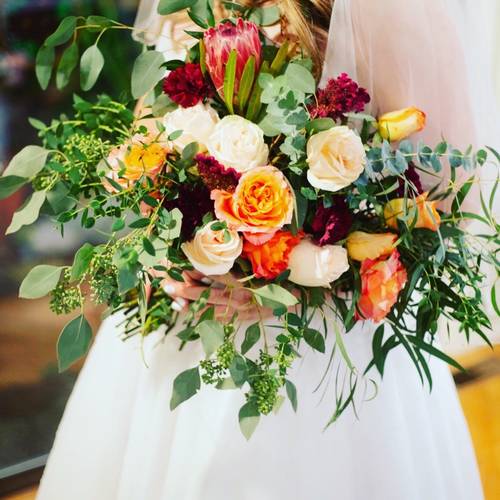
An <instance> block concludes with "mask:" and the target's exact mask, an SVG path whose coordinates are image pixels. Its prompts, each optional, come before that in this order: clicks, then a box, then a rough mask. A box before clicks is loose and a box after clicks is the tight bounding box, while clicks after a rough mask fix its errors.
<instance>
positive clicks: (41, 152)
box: [2, 146, 49, 179]
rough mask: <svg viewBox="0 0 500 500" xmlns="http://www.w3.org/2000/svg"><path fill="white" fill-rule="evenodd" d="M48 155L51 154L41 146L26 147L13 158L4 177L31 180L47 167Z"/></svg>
mask: <svg viewBox="0 0 500 500" xmlns="http://www.w3.org/2000/svg"><path fill="white" fill-rule="evenodd" d="M48 154H49V152H48V151H47V150H46V149H45V148H42V147H40V146H26V147H24V148H23V149H21V151H19V153H17V154H16V155H15V156H14V158H12V160H11V161H10V163H9V165H8V166H7V168H6V169H5V171H4V172H3V174H2V175H3V176H7V175H15V176H17V177H24V178H26V179H30V178H31V177H34V176H35V175H36V174H38V172H40V170H42V168H43V167H44V166H45V162H46V161H47V156H48Z"/></svg>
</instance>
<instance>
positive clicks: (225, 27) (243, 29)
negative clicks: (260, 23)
mask: <svg viewBox="0 0 500 500" xmlns="http://www.w3.org/2000/svg"><path fill="white" fill-rule="evenodd" d="M203 42H204V44H205V50H206V59H205V60H206V64H207V70H208V72H209V74H210V76H211V78H212V81H213V82H214V85H215V88H216V89H217V92H219V94H221V95H222V87H223V85H224V73H225V72H226V64H227V60H228V58H229V54H230V53H231V51H232V50H236V81H235V92H237V91H238V87H239V82H240V79H241V75H242V73H243V68H244V67H245V64H246V63H247V61H248V60H249V59H250V57H252V56H253V57H254V58H255V74H258V72H259V68H260V63H261V60H262V44H261V42H260V38H259V28H258V27H257V25H256V24H254V23H252V22H250V21H244V20H243V19H241V17H240V18H239V19H238V21H237V22H236V24H233V23H231V22H229V21H227V22H225V23H221V24H219V25H218V26H217V27H216V28H210V29H208V30H207V31H205V34H204V35H203Z"/></svg>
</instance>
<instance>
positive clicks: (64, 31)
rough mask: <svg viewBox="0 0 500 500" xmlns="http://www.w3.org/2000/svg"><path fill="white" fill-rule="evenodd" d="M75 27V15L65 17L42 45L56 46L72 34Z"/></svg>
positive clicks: (64, 41)
mask: <svg viewBox="0 0 500 500" xmlns="http://www.w3.org/2000/svg"><path fill="white" fill-rule="evenodd" d="M75 27H76V17H75V16H68V17H65V18H64V19H63V20H62V21H61V22H60V24H59V26H58V27H57V29H56V30H55V31H54V33H52V35H50V36H49V37H48V38H47V39H46V40H45V43H44V45H46V46H47V47H56V46H58V45H62V44H63V43H66V42H67V41H68V40H69V39H70V38H71V36H72V35H73V32H74V31H75Z"/></svg>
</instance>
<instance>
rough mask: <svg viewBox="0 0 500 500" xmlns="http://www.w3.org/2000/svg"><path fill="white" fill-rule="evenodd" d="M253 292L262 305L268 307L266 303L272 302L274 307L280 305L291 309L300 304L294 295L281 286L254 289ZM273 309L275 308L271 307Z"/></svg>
mask: <svg viewBox="0 0 500 500" xmlns="http://www.w3.org/2000/svg"><path fill="white" fill-rule="evenodd" d="M251 291H252V292H253V294H254V295H255V297H256V299H257V302H259V304H260V305H266V302H267V303H269V302H270V303H271V304H274V305H275V304H279V305H282V306H285V307H290V306H294V305H295V304H297V303H298V300H297V298H296V297H295V296H294V295H292V294H291V293H290V292H289V291H288V290H285V289H284V288H283V287H281V286H279V285H275V284H270V285H266V286H263V287H261V288H257V289H252V290H251ZM271 307H273V306H272V305H271Z"/></svg>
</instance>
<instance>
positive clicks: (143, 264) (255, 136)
mask: <svg viewBox="0 0 500 500" xmlns="http://www.w3.org/2000/svg"><path fill="white" fill-rule="evenodd" d="M191 3H192V2H191ZM184 4H186V5H184ZM233 5H234V7H233V9H234V10H233V14H234V17H232V18H230V19H226V20H224V21H223V22H221V23H219V24H216V23H215V22H214V18H213V14H212V12H211V10H210V8H207V9H206V12H205V17H203V16H202V14H201V13H200V12H198V11H195V10H194V8H191V9H190V10H189V14H190V16H191V19H192V20H193V21H194V22H195V23H196V24H197V25H198V26H199V28H200V29H199V30H198V31H191V32H189V35H191V36H192V37H193V43H192V44H191V46H190V48H189V50H188V51H187V57H186V59H185V60H169V61H165V60H164V57H163V55H162V54H161V53H159V52H157V51H155V50H151V49H147V48H145V50H144V51H143V52H142V54H141V55H140V56H139V57H138V58H137V60H136V61H135V64H134V67H133V72H132V77H131V94H132V96H133V97H134V99H139V98H140V99H141V102H142V111H141V112H140V113H136V114H135V115H134V113H133V112H132V111H131V110H130V109H129V108H128V107H127V105H126V104H124V103H121V102H116V101H113V100H112V99H111V98H109V97H107V96H103V95H101V96H99V97H97V100H96V101H95V102H90V101H88V100H85V99H83V98H81V97H79V96H77V95H75V96H74V115H73V116H71V117H68V116H61V117H60V118H59V119H54V120H53V121H52V122H51V123H50V124H49V125H46V124H44V123H41V122H39V121H38V120H32V124H33V126H35V127H36V128H37V129H38V130H39V136H40V139H41V142H42V146H27V147H26V148H24V149H23V150H22V151H21V152H20V153H18V154H17V155H16V156H15V157H14V158H13V160H12V161H11V163H10V165H9V166H8V167H7V168H6V170H5V171H4V173H3V176H2V177H1V178H0V194H1V196H2V197H6V196H8V195H10V194H11V193H12V192H14V191H15V190H17V189H19V188H20V187H22V186H24V185H25V184H30V185H31V188H32V194H31V196H30V197H29V198H28V200H27V201H26V203H25V204H24V205H23V206H22V207H21V208H20V209H19V210H18V211H17V212H16V213H15V214H14V217H13V220H12V223H11V225H10V226H9V228H8V230H7V233H8V234H11V233H14V232H16V231H17V230H18V229H20V228H21V227H22V226H26V225H28V224H31V223H33V222H34V221H35V220H36V219H37V218H38V217H39V214H44V216H49V217H52V218H53V220H54V222H55V224H56V225H57V227H58V228H60V230H61V232H63V230H64V227H65V225H66V224H68V223H70V222H73V223H74V221H78V222H79V223H80V224H81V226H82V227H83V228H85V229H87V230H88V231H89V235H92V239H91V241H92V244H91V243H85V244H84V245H83V246H82V247H81V248H80V249H79V250H78V251H77V252H76V254H75V256H74V261H73V264H72V265H71V266H54V265H40V266H37V267H35V268H34V269H33V270H32V271H31V272H30V273H29V274H28V275H27V277H26V278H25V280H24V281H23V283H22V285H21V289H20V296H21V297H24V298H30V299H34V298H38V297H42V296H44V295H46V294H49V295H50V297H51V302H50V304H51V308H52V310H53V311H54V312H56V313H69V312H71V311H73V310H79V311H81V313H80V314H79V315H78V316H77V317H76V318H75V319H73V320H71V321H70V322H69V323H68V324H67V325H66V326H65V327H64V329H63V331H62V332H61V334H60V337H59V340H58V344H57V353H58V360H59V367H60V370H65V369H66V368H68V367H69V366H70V365H71V364H72V363H73V362H74V361H75V360H76V359H78V358H79V357H81V356H82V355H84V354H85V353H86V352H87V350H88V348H89V345H90V343H91V337H92V332H91V328H90V326H89V324H88V322H87V320H86V319H85V316H84V314H83V305H84V302H85V300H86V299H90V300H93V301H94V302H96V303H105V304H107V305H108V306H109V308H110V311H111V312H114V311H118V310H120V311H122V313H123V315H124V318H125V319H124V332H125V333H124V336H125V337H130V336H133V335H141V336H146V335H148V334H150V333H151V332H153V331H156V330H158V329H159V328H163V329H164V331H165V334H169V333H171V334H172V335H173V334H174V332H175V335H177V337H178V338H179V345H180V347H181V348H182V347H184V346H185V345H186V344H188V343H193V342H194V343H201V346H202V347H203V350H204V353H205V357H204V359H201V360H200V363H199V365H198V366H195V367H186V368H188V369H187V370H186V371H184V372H182V373H180V374H179V375H178V376H177V378H176V379H175V381H174V383H173V390H172V399H171V408H172V409H174V408H175V407H176V406H178V405H179V404H180V403H182V402H183V401H185V400H187V399H188V398H190V397H192V396H193V395H195V394H196V393H197V392H198V390H199V389H200V386H201V383H202V382H203V383H204V384H211V385H214V386H216V387H217V388H220V389H236V388H241V389H243V391H244V392H245V397H244V398H242V400H243V403H244V404H243V405H242V408H241V410H240V413H239V420H240V425H241V428H242V430H243V432H244V434H245V435H246V436H247V437H248V436H250V434H251V433H252V432H253V430H254V428H255V426H256V425H257V422H258V419H259V416H260V415H265V414H268V413H270V412H271V411H273V410H275V411H277V409H278V408H279V406H280V405H281V403H282V402H283V400H284V399H285V395H286V396H288V398H289V400H290V402H291V404H292V406H293V408H294V409H296V408H297V391H296V388H295V386H294V384H293V381H292V380H291V379H290V377H289V370H290V368H291V366H292V365H293V363H294V361H295V360H296V359H297V358H298V357H299V352H300V351H301V350H302V349H304V347H305V345H308V346H310V348H312V349H314V350H316V351H319V352H320V353H325V354H326V360H327V362H328V359H330V363H331V359H332V358H333V356H337V355H338V356H340V357H341V358H342V359H343V360H344V362H345V366H346V367H347V368H348V370H349V373H350V374H351V376H350V377H348V387H347V390H345V388H344V387H343V386H342V387H341V385H342V384H340V382H339V383H338V387H336V389H337V390H336V409H335V412H334V414H333V416H332V419H331V422H333V421H335V419H336V418H337V417H338V416H339V415H340V414H341V413H342V411H343V410H344V409H345V408H346V407H347V406H348V405H349V404H350V403H351V402H352V401H353V395H354V391H355V389H356V384H357V380H358V376H363V375H365V374H367V373H368V371H369V370H370V369H371V368H372V367H373V366H374V367H376V369H377V370H378V371H379V372H380V373H381V374H383V372H384V365H385V362H386V359H387V356H388V354H389V352H390V351H391V350H392V349H394V348H396V347H399V346H401V347H402V348H403V349H405V350H406V352H407V353H408V356H409V358H410V359H411V361H412V362H413V363H414V365H415V368H416V370H417V371H418V373H419V374H420V376H421V378H422V380H423V381H424V380H425V379H427V380H428V383H429V384H430V385H431V384H432V379H431V373H430V371H429V368H428V357H429V355H431V356H436V357H438V358H441V359H443V360H445V361H446V362H448V363H450V364H452V365H454V366H459V365H458V364H457V363H456V362H455V361H454V360H453V359H451V358H449V357H448V356H447V355H446V354H444V353H443V352H442V351H440V350H439V349H438V347H436V346H435V345H434V338H435V334H436V332H437V329H438V321H439V320H440V318H445V319H446V320H450V321H456V322H458V323H459V325H460V331H461V332H462V333H463V335H465V337H466V338H467V339H468V338H469V336H470V334H471V333H476V334H478V335H480V336H481V337H483V338H484V339H485V341H486V342H488V336H487V331H488V329H489V328H490V327H491V326H490V321H489V320H488V317H487V315H486V313H485V311H484V308H483V305H482V298H483V297H482V296H483V287H484V284H483V282H484V276H483V272H482V270H481V263H482V262H483V261H484V260H490V261H493V262H496V261H495V260H494V258H493V257H492V255H491V254H490V253H488V251H487V247H488V245H490V246H491V243H495V242H496V240H495V238H496V235H497V234H498V224H497V223H496V221H495V220H494V217H493V215H492V204H493V198H494V192H493V193H492V195H491V197H490V199H488V200H486V199H484V198H483V195H482V194H478V195H477V196H481V203H482V206H483V211H484V214H483V215H477V214H472V213H467V212H465V211H464V209H463V207H462V203H463V201H464V199H465V198H466V196H467V194H468V192H469V191H470V190H471V188H472V187H473V185H474V184H477V182H476V180H475V179H476V172H475V169H476V167H480V166H481V165H483V164H484V163H485V162H486V161H488V157H493V159H496V160H498V159H499V156H498V154H497V153H496V152H495V151H494V150H492V149H490V148H486V149H481V150H479V151H472V149H471V148H470V149H469V150H467V151H465V152H461V151H459V150H457V149H455V148H453V147H452V146H451V145H449V144H448V143H447V142H444V141H443V142H441V143H439V144H437V145H435V147H432V148H431V147H429V146H427V145H425V144H423V143H419V144H418V145H414V144H413V143H412V142H410V141H409V140H408V137H409V136H410V135H411V134H413V133H416V132H418V131H420V130H422V129H423V128H424V127H425V120H426V116H425V114H424V112H423V111H420V110H418V109H416V108H413V107H409V108H407V109H403V110H399V111H394V112H392V113H388V114H386V115H383V116H378V117H374V116H371V115H369V114H366V113H364V110H365V106H366V105H367V104H368V103H369V102H370V96H369V95H368V93H367V92H366V91H365V90H364V89H363V88H361V87H360V86H358V84H357V83H356V82H355V81H353V80H352V79H351V78H350V77H349V76H348V75H346V74H341V75H339V76H338V77H337V78H334V79H331V80H329V81H328V82H327V83H326V84H325V86H324V87H322V88H317V85H316V80H315V77H314V74H315V72H314V68H313V65H312V62H311V60H310V59H308V58H307V57H306V56H305V55H304V54H302V53H301V50H300V47H299V46H298V45H297V44H296V43H294V41H293V40H292V39H290V40H286V41H284V42H283V43H281V44H279V45H277V44H276V43H274V42H273V41H271V40H269V39H267V38H266V36H265V35H264V32H263V31H261V29H260V27H259V24H266V23H268V24H269V23H270V18H272V17H273V12H274V11H273V10H272V9H252V10H248V9H244V8H242V7H239V6H237V4H233ZM186 6H189V2H181V1H177V2H166V3H165V2H161V3H160V9H162V12H161V13H165V14H168V13H171V12H172V11H173V10H179V9H181V8H183V7H186ZM124 28H126V27H125V26H124V25H122V24H120V23H117V22H115V21H112V20H109V19H106V18H101V17H96V16H91V17H89V18H86V19H80V18H78V19H76V18H67V19H65V20H64V21H63V22H62V23H61V25H60V26H59V28H58V29H57V31H56V32H55V33H54V34H52V35H51V36H50V37H49V38H48V39H47V40H46V42H45V44H44V45H43V46H42V48H41V49H40V52H39V54H38V58H37V75H38V78H39V81H40V83H41V85H42V86H43V87H46V86H47V85H48V83H49V80H50V78H51V74H52V68H53V66H54V59H55V49H56V47H59V46H61V45H64V44H66V43H68V42H69V45H68V47H67V48H66V49H65V50H64V52H63V53H62V56H61V57H60V59H59V62H58V65H57V73H56V82H57V85H58V87H62V86H64V85H65V84H66V83H67V82H68V80H69V76H70V74H71V72H72V71H73V70H74V68H75V67H76V65H77V62H78V57H79V34H80V33H81V32H82V31H84V30H87V31H91V32H95V33H96V41H95V43H94V44H93V45H91V46H90V47H88V48H87V49H86V50H85V51H84V52H83V54H82V56H81V59H80V78H81V87H82V89H83V90H89V89H90V88H91V87H92V86H93V85H94V83H95V82H96V80H97V78H98V75H99V72H100V70H101V69H102V66H103V64H104V57H103V55H102V53H101V52H100V50H99V48H98V42H99V40H100V38H101V37H102V36H103V34H104V33H105V32H106V31H107V30H112V29H124ZM165 73H167V76H165ZM411 104H412V103H408V105H411ZM444 164H446V166H447V167H448V166H449V170H450V171H451V178H449V179H448V178H446V179H444V178H443V176H442V174H441V172H442V171H443V165H444ZM462 171H465V172H466V173H467V176H466V177H467V180H466V181H465V182H464V183H459V182H458V181H457V179H458V177H459V176H460V177H461V172H462ZM422 176H425V180H426V182H427V183H429V179H430V180H431V181H432V182H431V184H433V185H434V187H432V188H431V189H426V190H424V188H423V187H422V182H421V178H422ZM442 207H448V208H446V209H444V208H442ZM468 219H476V220H479V221H481V222H482V223H484V224H485V225H487V226H488V227H489V228H491V229H492V231H491V235H490V233H488V231H485V234H483V235H481V236H479V237H473V236H471V235H470V234H469V233H468V232H467V230H466V228H465V224H464V222H466V221H467V220H468ZM89 239H90V236H89ZM206 277H210V280H207V279H206ZM185 280H189V282H193V281H195V282H198V281H201V283H208V285H207V286H206V288H205V289H204V291H203V293H201V294H200V295H199V296H198V297H197V298H195V300H193V301H192V302H191V303H190V304H189V306H188V307H187V309H186V311H185V313H183V314H180V313H179V310H180V307H179V303H178V302H176V301H174V300H173V299H172V298H171V296H170V295H169V294H168V293H166V291H170V290H172V289H174V288H175V286H174V285H175V283H176V282H183V281H185ZM212 293H217V294H218V297H220V295H221V294H223V296H224V297H225V299H226V301H225V304H226V306H225V307H224V306H218V307H216V306H214V305H212V303H211V301H210V295H211V294H212ZM233 294H234V295H235V296H236V295H238V294H239V295H240V296H241V294H246V295H245V296H247V297H248V308H247V309H248V310H251V311H254V316H255V318H259V316H260V317H261V319H260V320H259V321H256V320H253V322H250V323H251V324H248V322H246V323H245V322H243V321H242V320H240V319H239V316H241V315H242V311H243V310H244V311H247V309H245V308H243V309H237V308H234V307H231V298H232V295H233ZM492 298H493V302H495V300H494V299H495V297H494V288H493V289H492ZM227 304H229V305H227ZM495 307H496V306H495ZM221 309H222V310H221ZM318 315H319V316H320V317H321V318H323V325H324V327H323V328H322V329H320V330H318V329H315V328H314V326H313V323H312V319H313V318H314V317H318ZM269 316H271V317H272V316H274V317H275V319H274V320H272V321H269ZM364 321H371V322H373V323H377V324H378V326H377V328H376V329H375V330H374V333H373V337H372V345H373V359H372V361H371V363H370V364H369V365H368V366H367V367H361V368H362V371H361V372H358V371H357V370H358V369H359V367H355V366H354V365H353V363H352V362H351V360H350V358H349V352H348V349H347V348H346V346H345V345H344V341H343V337H344V335H346V334H348V332H349V331H350V330H351V329H352V328H353V326H354V325H355V324H356V323H358V322H364ZM266 322H268V323H270V324H271V325H272V326H269V325H267V326H266ZM243 324H244V326H243ZM337 324H339V325H341V326H342V331H341V330H340V328H338V327H337V326H336V325H337ZM176 325H178V327H177V328H176V329H175V330H174V332H173V331H172V330H173V327H174V326H176ZM329 327H330V329H331V330H332V331H333V332H334V333H333V335H334V339H335V342H334V347H333V349H332V348H330V349H329V352H326V351H327V347H326V345H325V337H326V332H327V328H329ZM241 329H243V331H242V333H241V335H237V334H238V332H239V330H241ZM271 332H272V335H270V333H271ZM326 364H327V363H325V365H326ZM363 370H365V372H364V373H363ZM331 422H329V423H331Z"/></svg>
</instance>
